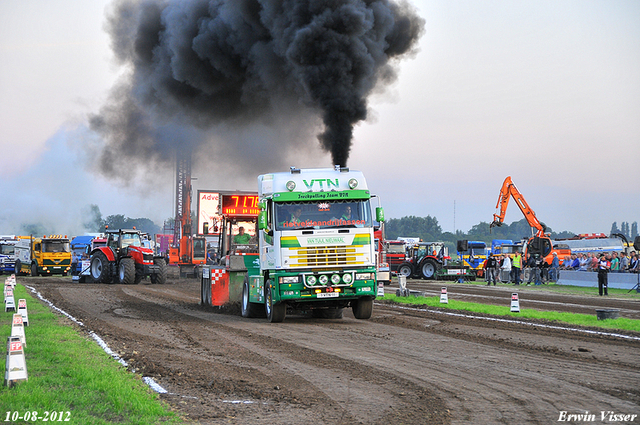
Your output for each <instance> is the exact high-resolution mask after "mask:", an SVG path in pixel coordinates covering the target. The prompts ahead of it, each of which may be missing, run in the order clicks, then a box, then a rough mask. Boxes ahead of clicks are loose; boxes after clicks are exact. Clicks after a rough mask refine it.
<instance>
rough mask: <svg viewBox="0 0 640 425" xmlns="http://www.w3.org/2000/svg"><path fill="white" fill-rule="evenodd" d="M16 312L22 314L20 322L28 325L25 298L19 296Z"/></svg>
mask: <svg viewBox="0 0 640 425" xmlns="http://www.w3.org/2000/svg"><path fill="white" fill-rule="evenodd" d="M18 313H20V314H21V315H22V323H24V325H25V326H29V314H27V300H25V299H24V298H21V299H19V300H18Z"/></svg>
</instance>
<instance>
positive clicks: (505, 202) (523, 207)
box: [490, 176, 547, 236]
mask: <svg viewBox="0 0 640 425" xmlns="http://www.w3.org/2000/svg"><path fill="white" fill-rule="evenodd" d="M511 197H513V199H514V200H515V201H516V204H518V207H520V211H522V214H524V218H526V219H527V223H529V226H531V227H532V228H534V229H536V234H535V236H544V235H545V232H546V230H547V228H546V226H545V225H544V224H543V223H541V222H540V221H539V220H538V218H537V217H536V214H535V213H534V212H533V210H532V209H531V207H529V204H527V201H525V199H524V197H523V196H522V194H521V193H520V192H519V191H518V189H517V188H516V185H515V184H513V182H512V181H511V176H509V177H507V178H506V179H505V180H504V183H502V189H500V195H498V203H497V204H496V210H497V211H498V213H496V214H494V215H493V222H492V223H491V226H490V227H494V226H502V225H503V224H504V216H505V214H506V213H507V207H508V206H509V200H510V199H511Z"/></svg>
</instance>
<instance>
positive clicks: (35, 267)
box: [31, 263, 38, 276]
mask: <svg viewBox="0 0 640 425" xmlns="http://www.w3.org/2000/svg"><path fill="white" fill-rule="evenodd" d="M31 276H38V265H37V264H36V263H31Z"/></svg>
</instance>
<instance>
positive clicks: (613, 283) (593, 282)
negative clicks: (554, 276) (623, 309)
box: [557, 270, 640, 292]
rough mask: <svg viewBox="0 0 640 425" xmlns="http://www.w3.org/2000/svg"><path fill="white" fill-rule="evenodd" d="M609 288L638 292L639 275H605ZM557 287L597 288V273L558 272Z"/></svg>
mask: <svg viewBox="0 0 640 425" xmlns="http://www.w3.org/2000/svg"><path fill="white" fill-rule="evenodd" d="M607 281H608V285H607V286H608V287H609V288H617V289H628V290H631V289H636V290H637V291H638V292H640V289H639V287H638V283H640V273H615V272H611V273H607ZM557 284H558V285H571V286H585V287H591V288H597V287H598V273H597V272H585V271H577V270H560V278H559V279H558V282H557Z"/></svg>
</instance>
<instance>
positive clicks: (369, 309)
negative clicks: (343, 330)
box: [351, 298, 373, 319]
mask: <svg viewBox="0 0 640 425" xmlns="http://www.w3.org/2000/svg"><path fill="white" fill-rule="evenodd" d="M351 309H352V310H353V316H354V317H355V318H356V319H369V318H370V317H371V313H373V298H360V299H359V300H356V301H354V302H353V303H352V304H351Z"/></svg>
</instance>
